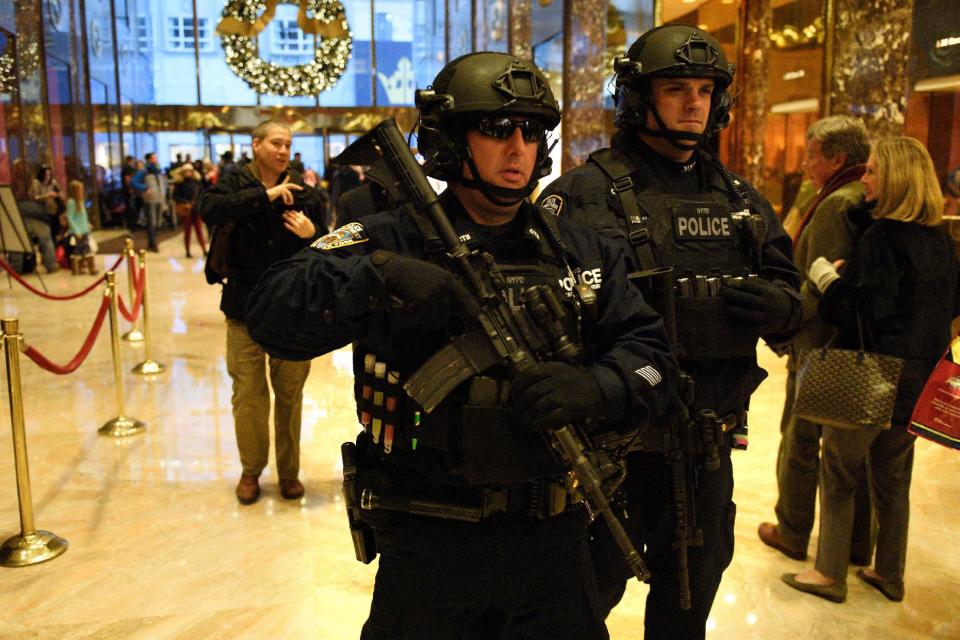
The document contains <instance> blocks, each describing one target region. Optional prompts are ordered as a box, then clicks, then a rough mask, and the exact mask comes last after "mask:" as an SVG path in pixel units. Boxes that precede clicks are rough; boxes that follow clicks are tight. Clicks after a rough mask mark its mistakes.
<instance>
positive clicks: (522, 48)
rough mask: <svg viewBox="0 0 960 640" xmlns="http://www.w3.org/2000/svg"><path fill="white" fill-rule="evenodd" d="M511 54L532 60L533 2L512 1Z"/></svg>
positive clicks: (527, 0) (530, 0)
mask: <svg viewBox="0 0 960 640" xmlns="http://www.w3.org/2000/svg"><path fill="white" fill-rule="evenodd" d="M509 11H510V45H509V46H510V53H512V54H513V55H515V56H517V57H520V58H526V59H528V60H529V59H530V58H532V57H533V50H532V49H531V47H530V39H531V33H532V32H533V0H510V9H509Z"/></svg>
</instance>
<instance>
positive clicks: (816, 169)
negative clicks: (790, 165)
mask: <svg viewBox="0 0 960 640" xmlns="http://www.w3.org/2000/svg"><path fill="white" fill-rule="evenodd" d="M846 161H847V156H846V154H842V153H839V154H837V155H835V156H834V157H832V158H828V157H826V156H825V155H823V148H822V147H821V146H820V141H819V140H817V139H816V138H808V139H807V150H806V155H805V156H804V158H803V169H804V171H806V172H807V177H808V178H810V182H812V183H813V186H814V187H816V188H817V189H823V185H825V184H827V181H828V180H830V178H832V177H833V174H835V173H836V172H837V171H839V170H840V169H841V168H842V167H843V165H844V163H845V162H846Z"/></svg>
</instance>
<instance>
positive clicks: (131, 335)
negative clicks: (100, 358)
mask: <svg viewBox="0 0 960 640" xmlns="http://www.w3.org/2000/svg"><path fill="white" fill-rule="evenodd" d="M120 339H121V340H125V341H126V342H143V333H141V332H140V330H139V329H131V330H130V331H127V332H126V333H125V334H123V335H122V336H120Z"/></svg>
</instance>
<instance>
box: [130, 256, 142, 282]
mask: <svg viewBox="0 0 960 640" xmlns="http://www.w3.org/2000/svg"><path fill="white" fill-rule="evenodd" d="M138 267H139V263H138V262H137V256H135V255H134V254H132V253H128V254H127V271H128V272H129V273H130V278H131V279H132V280H133V288H134V289H137V288H139V287H140V269H139V268H138Z"/></svg>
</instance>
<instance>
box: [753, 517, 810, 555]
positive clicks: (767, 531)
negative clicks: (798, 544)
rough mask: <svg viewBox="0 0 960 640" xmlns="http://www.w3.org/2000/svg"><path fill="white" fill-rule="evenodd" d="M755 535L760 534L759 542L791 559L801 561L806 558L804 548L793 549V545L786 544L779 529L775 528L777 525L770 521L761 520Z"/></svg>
mask: <svg viewBox="0 0 960 640" xmlns="http://www.w3.org/2000/svg"><path fill="white" fill-rule="evenodd" d="M757 535H758V536H760V542H762V543H763V544H765V545H767V546H768V547H773V548H774V549H776V550H777V551H779V552H780V553H782V554H783V555H785V556H787V557H788V558H790V559H791V560H801V561H803V560H806V559H807V552H806V550H803V549H794V548H793V547H790V546H787V543H786V542H784V541H783V538H781V537H780V531H779V530H778V529H777V525H775V524H773V523H772V522H761V523H760V526H759V527H757Z"/></svg>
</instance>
